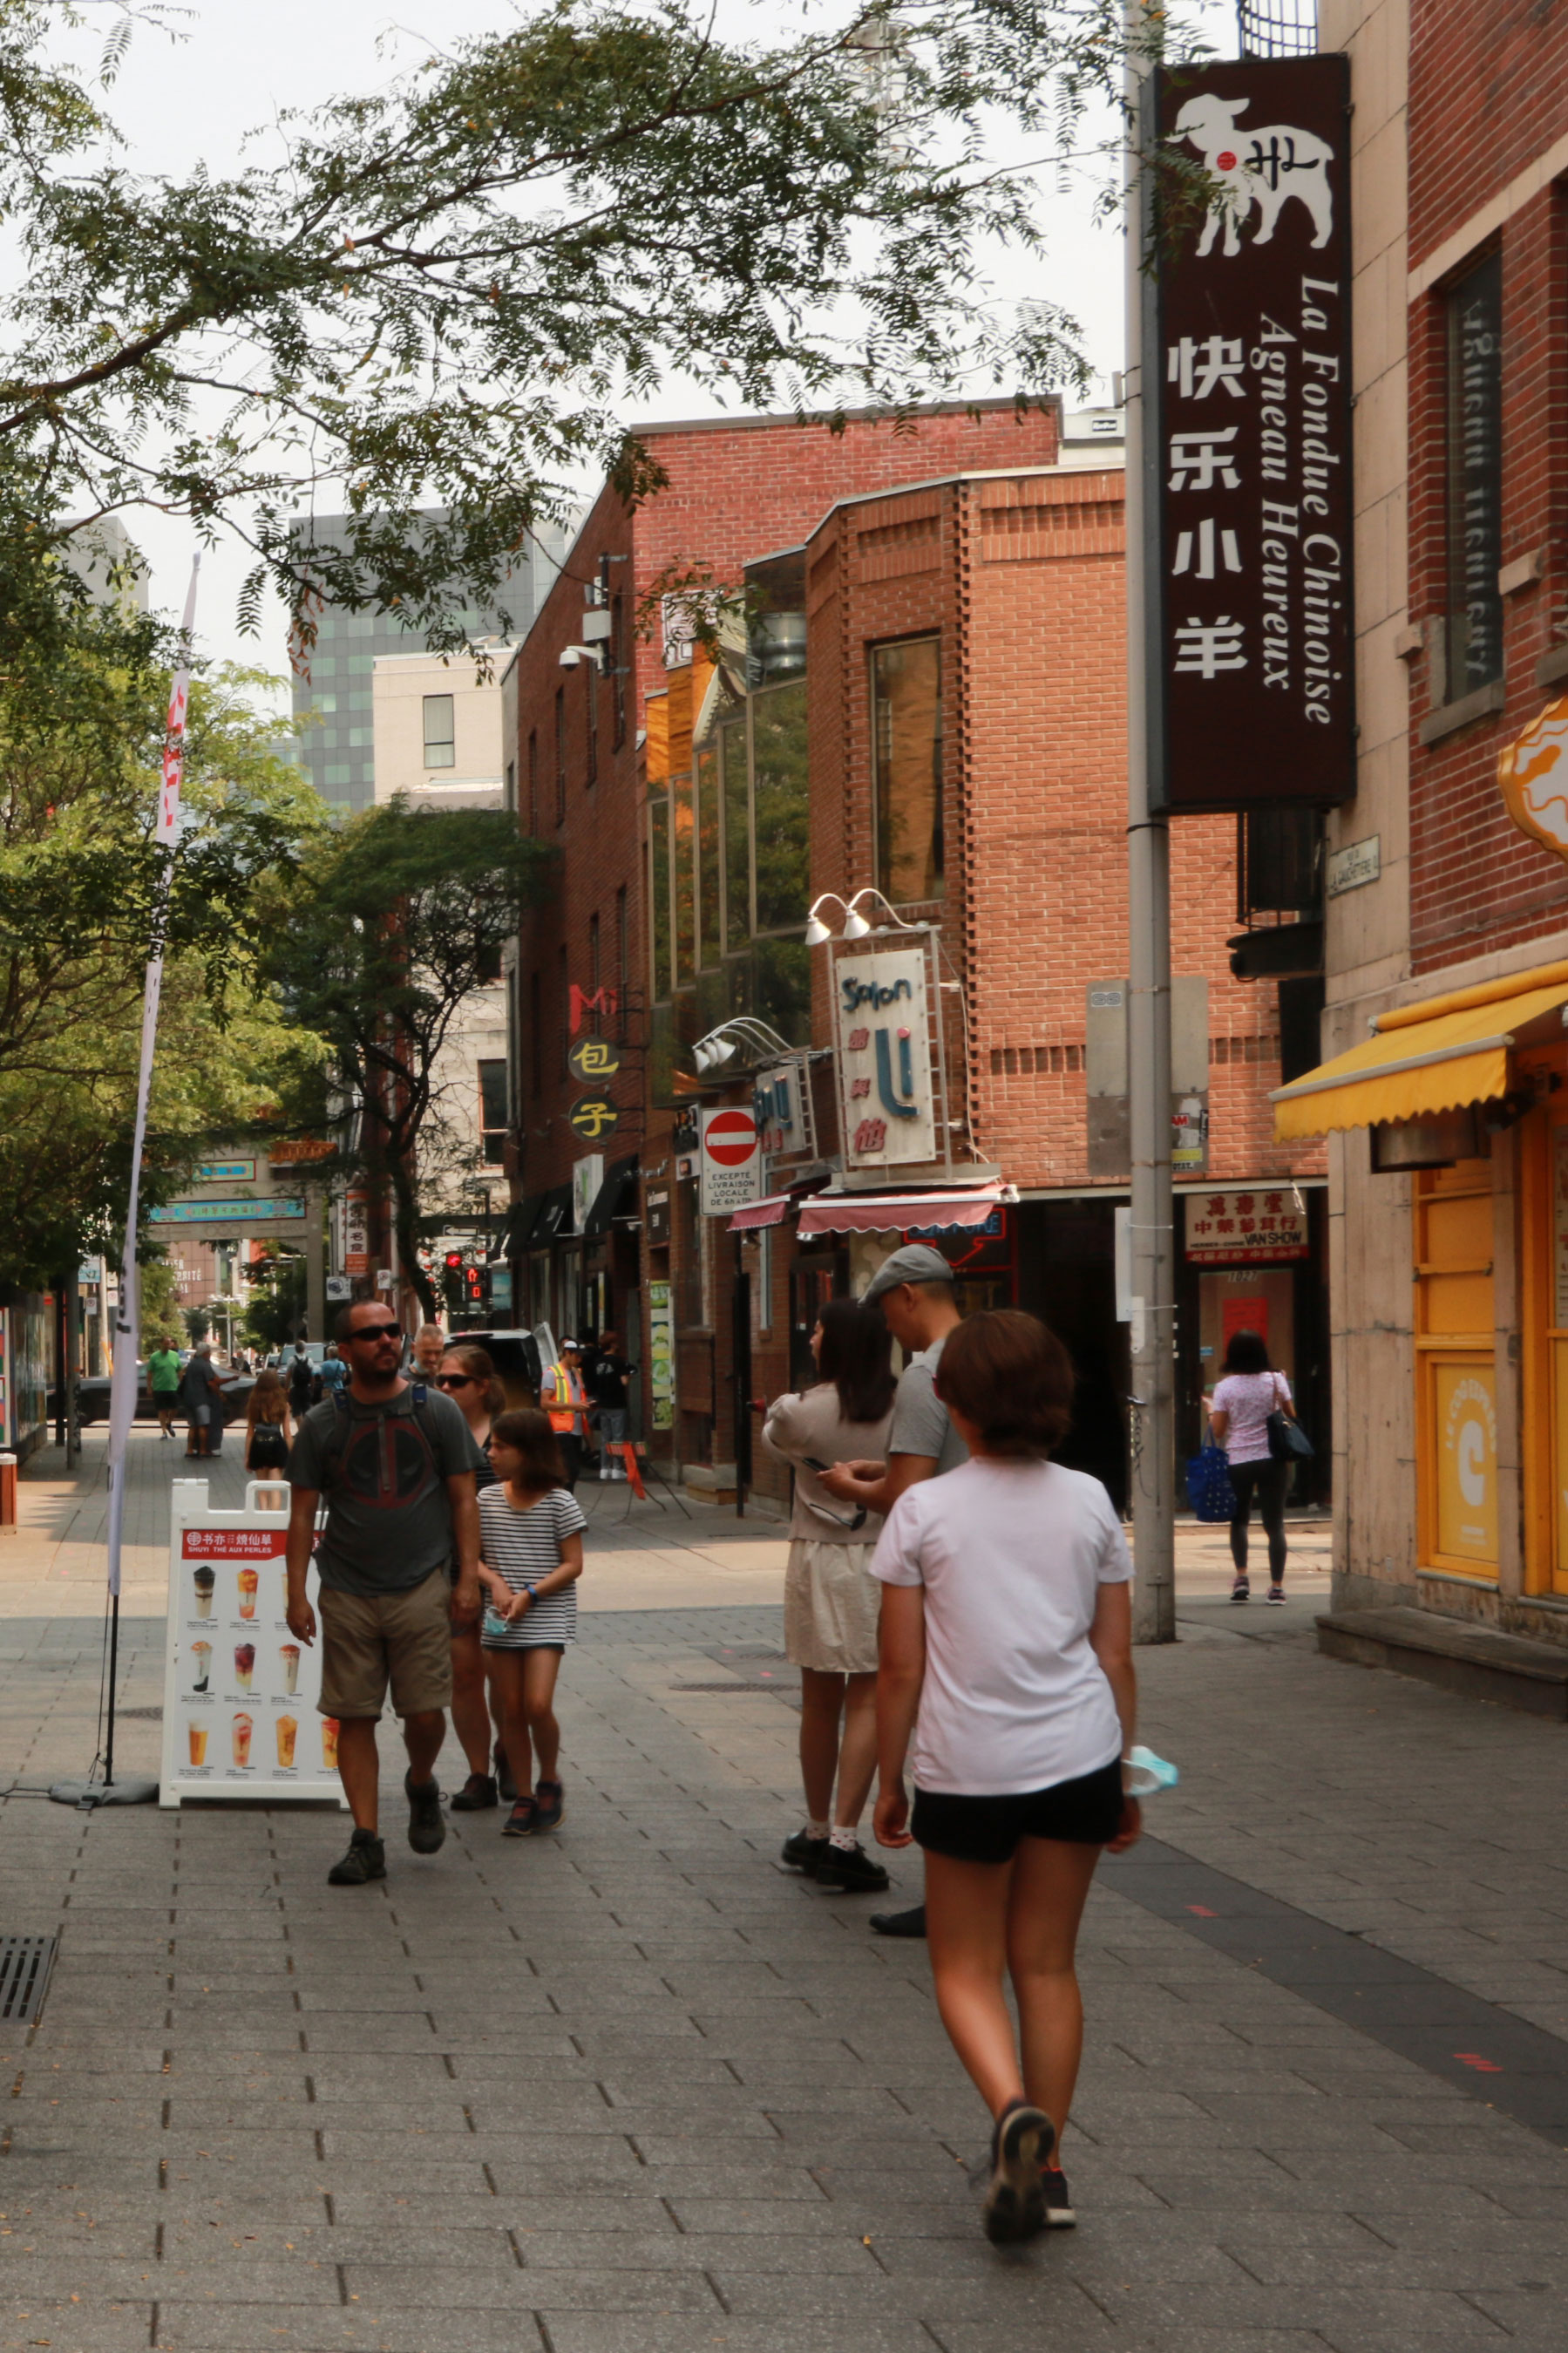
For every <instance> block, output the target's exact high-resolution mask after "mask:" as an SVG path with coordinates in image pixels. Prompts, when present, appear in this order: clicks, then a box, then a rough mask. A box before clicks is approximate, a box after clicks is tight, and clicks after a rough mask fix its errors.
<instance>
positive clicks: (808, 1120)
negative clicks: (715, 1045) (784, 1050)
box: [752, 1053, 816, 1160]
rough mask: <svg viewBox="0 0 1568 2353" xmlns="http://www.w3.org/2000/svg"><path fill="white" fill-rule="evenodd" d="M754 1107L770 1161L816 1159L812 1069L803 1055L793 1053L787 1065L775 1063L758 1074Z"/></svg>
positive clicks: (753, 1101)
mask: <svg viewBox="0 0 1568 2353" xmlns="http://www.w3.org/2000/svg"><path fill="white" fill-rule="evenodd" d="M752 1109H753V1111H754V1112H755V1113H756V1116H757V1129H758V1133H759V1134H761V1136H762V1139H763V1154H764V1155H765V1156H766V1157H767V1158H768V1159H769V1160H794V1159H814V1158H815V1157H816V1135H815V1133H814V1128H815V1123H814V1121H813V1118H812V1103H811V1070H810V1065H809V1063H808V1062H807V1060H806V1057H805V1054H804V1053H802V1054H792V1055H791V1056H790V1059H789V1060H788V1061H787V1062H774V1063H773V1064H771V1065H770V1067H769V1068H768V1069H767V1070H765V1071H758V1072H757V1081H756V1092H755V1094H754V1096H753V1097H752Z"/></svg>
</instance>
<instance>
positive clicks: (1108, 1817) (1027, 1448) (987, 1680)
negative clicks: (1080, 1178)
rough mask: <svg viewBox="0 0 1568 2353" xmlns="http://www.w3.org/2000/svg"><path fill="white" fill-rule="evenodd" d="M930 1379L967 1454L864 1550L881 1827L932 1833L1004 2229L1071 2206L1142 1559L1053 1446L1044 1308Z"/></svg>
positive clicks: (949, 2012) (1061, 1405) (929, 1873)
mask: <svg viewBox="0 0 1568 2353" xmlns="http://www.w3.org/2000/svg"><path fill="white" fill-rule="evenodd" d="M936 1386H937V1393H938V1395H939V1396H940V1397H941V1398H942V1403H943V1405H944V1406H945V1407H946V1408H947V1410H948V1412H949V1413H950V1414H951V1416H952V1422H953V1427H954V1428H955V1429H956V1430H957V1431H958V1433H959V1435H960V1437H961V1438H962V1439H963V1441H964V1443H965V1444H966V1445H967V1446H968V1448H969V1451H970V1456H971V1460H970V1461H968V1462H966V1463H965V1464H963V1467H962V1468H961V1469H959V1470H956V1471H952V1472H949V1473H948V1475H947V1476H946V1478H944V1479H930V1480H926V1481H924V1482H922V1483H921V1484H920V1485H919V1486H915V1487H911V1488H910V1489H908V1490H907V1491H906V1493H904V1494H902V1495H901V1496H900V1498H899V1501H898V1503H897V1504H895V1505H894V1507H893V1510H892V1511H891V1513H890V1514H889V1518H888V1525H887V1526H886V1527H885V1528H884V1530H883V1531H882V1536H881V1541H880V1542H879V1545H878V1546H877V1551H876V1556H875V1557H874V1559H873V1561H872V1563H871V1573H872V1575H873V1576H874V1577H879V1578H880V1580H881V1582H882V1584H883V1586H884V1588H885V1590H884V1593H883V1596H882V1624H881V1671H880V1677H879V1686H878V1704H877V1715H878V1729H879V1795H878V1799H877V1811H876V1831H877V1837H878V1840H879V1842H880V1843H881V1844H882V1845H883V1846H908V1845H909V1844H910V1841H911V1839H912V1840H914V1841H917V1842H918V1843H919V1844H920V1845H921V1847H922V1848H923V1849H924V1852H925V1866H926V1921H927V1930H928V1935H929V1938H930V1945H931V1968H932V1972H933V1974H934V1976H935V1978H936V1994H937V2002H938V2006H939V2008H940V2010H941V2011H942V2023H943V2025H944V2026H945V2027H946V2029H947V2031H948V2033H949V2035H950V2037H951V2038H952V2044H953V2047H954V2049H955V2050H956V2051H957V2052H958V2055H959V2057H960V2058H961V2059H962V2060H963V2063H964V2065H965V2067H966V2068H967V2069H968V2071H969V2073H970V2074H971V2076H972V2077H973V2080H974V2083H975V2084H976V2085H977V2086H978V2087H979V2089H980V2091H981V2093H982V2094H984V2098H985V2101H986V2104H987V2105H988V2106H989V2107H990V2110H991V2113H992V2116H993V2117H994V2133H993V2139H992V2178H991V2184H990V2188H989V2190H988V2192H987V2196H986V2206H985V2229H986V2234H987V2236H988V2237H989V2238H991V2239H993V2240H994V2241H997V2242H1002V2241H1006V2240H1017V2239H1026V2238H1032V2237H1033V2236H1034V2235H1035V2234H1036V2233H1037V2232H1039V2231H1041V2230H1043V2229H1046V2228H1047V2227H1060V2226H1063V2225H1066V2224H1068V2223H1070V2222H1071V2221H1073V2219H1074V2218H1073V2211H1072V2205H1071V2201H1070V2200H1069V2198H1068V2186H1067V2180H1066V2178H1065V2176H1064V2175H1063V2173H1062V2171H1061V2168H1060V2167H1059V2165H1058V2164H1057V2163H1056V2162H1055V2158H1056V2153H1057V2145H1058V2136H1059V2133H1060V2130H1061V2128H1062V2127H1063V2126H1065V2125H1066V2123H1067V2119H1068V2110H1069V2108H1070V2107H1071V2105H1072V2094H1073V2087H1074V2084H1075V2083H1076V2081H1077V2078H1078V2067H1079V2053H1080V2050H1081V2046H1082V2040H1083V2008H1082V2003H1081V2000H1080V1999H1079V1989H1078V1979H1077V1977H1076V1975H1075V1973H1074V1967H1073V1961H1074V1954H1075V1951H1076V1947H1077V1943H1078V1926H1079V1918H1080V1917H1081V1915H1082V1912H1083V1907H1084V1903H1085V1901H1086V1899H1087V1897H1088V1894H1089V1882H1090V1880H1091V1879H1092V1878H1093V1876H1094V1872H1095V1866H1096V1864H1097V1863H1098V1862H1099V1861H1100V1851H1101V1849H1102V1848H1105V1847H1110V1849H1111V1850H1112V1851H1113V1852H1117V1853H1120V1852H1121V1850H1122V1848H1124V1847H1128V1846H1131V1843H1132V1841H1134V1839H1136V1838H1137V1836H1138V1834H1139V1831H1140V1828H1141V1822H1140V1817H1139V1810H1138V1805H1137V1801H1136V1800H1135V1799H1131V1798H1129V1797H1127V1796H1126V1795H1125V1794H1124V1791H1123V1786H1122V1759H1123V1758H1124V1757H1126V1755H1127V1753H1128V1751H1129V1750H1130V1748H1131V1745H1132V1741H1133V1737H1134V1722H1135V1715H1136V1709H1137V1691H1136V1684H1135V1681H1134V1677H1133V1672H1132V1647H1131V1645H1132V1610H1131V1577H1132V1564H1131V1560H1130V1559H1129V1557H1128V1553H1127V1546H1126V1544H1125V1542H1124V1540H1123V1537H1122V1534H1121V1523H1120V1522H1119V1521H1118V1519H1117V1517H1116V1514H1115V1512H1114V1511H1113V1510H1112V1508H1111V1505H1110V1498H1109V1496H1108V1495H1107V1494H1106V1492H1105V1490H1104V1488H1103V1487H1102V1486H1101V1485H1100V1482H1099V1481H1098V1480H1097V1479H1090V1478H1089V1477H1087V1476H1086V1475H1085V1474H1084V1473H1083V1472H1079V1471H1067V1470H1063V1469H1062V1468H1061V1467H1060V1465H1059V1464H1058V1463H1054V1462H1052V1461H1050V1460H1049V1456H1050V1450H1051V1449H1052V1447H1053V1446H1055V1445H1056V1444H1057V1443H1058V1440H1060V1438H1061V1437H1062V1434H1063V1432H1064V1431H1065V1430H1066V1429H1067V1427H1068V1417H1069V1411H1070V1408H1071V1403H1072V1388H1073V1375H1072V1366H1071V1363H1070V1361H1069V1360H1068V1353H1067V1350H1066V1349H1065V1348H1064V1347H1063V1346H1062V1344H1061V1342H1060V1341H1059V1340H1058V1339H1057V1338H1056V1336H1055V1335H1054V1334H1052V1333H1050V1332H1047V1329H1046V1327H1045V1325H1044V1324H1040V1323H1038V1322H1037V1320H1036V1318H1035V1317H1034V1316H1032V1315H1023V1314H1017V1313H1016V1311H1015V1310H1013V1309H1010V1308H1007V1309H988V1310H986V1311H984V1313H982V1314H977V1315H972V1316H970V1317H969V1318H968V1320H967V1321H966V1322H965V1323H963V1324H959V1326H958V1327H957V1329H956V1330H955V1331H953V1332H952V1334H951V1335H949V1338H948V1341H947V1344H946V1346H945V1347H944V1349H943V1351H942V1363H941V1366H940V1367H939V1369H938V1372H937V1379H936ZM911 1736H912V1739H911ZM906 1754H907V1755H908V1757H909V1761H910V1767H911V1770H912V1772H913V1777H914V1782H915V1802H914V1811H913V1816H912V1819H911V1816H910V1806H909V1799H908V1797H907V1795H906V1793H905V1789H904V1778H903V1777H904V1761H905V1757H906ZM1005 1976H1010V1977H1011V1978H1012V1981H1013V1989H1014V1992H1015V1994H1016V1999H1017V2006H1018V2019H1019V2035H1018V2037H1017V2038H1016V2037H1015V2034H1014V2030H1013V2022H1012V2019H1011V2017H1010V2015H1009V2012H1008V2009H1007V2002H1006V1996H1005V1989H1004V1978H1005ZM1020 2046H1021V2050H1022V2057H1020Z"/></svg>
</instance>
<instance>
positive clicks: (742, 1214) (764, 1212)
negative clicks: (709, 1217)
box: [730, 1193, 795, 1234]
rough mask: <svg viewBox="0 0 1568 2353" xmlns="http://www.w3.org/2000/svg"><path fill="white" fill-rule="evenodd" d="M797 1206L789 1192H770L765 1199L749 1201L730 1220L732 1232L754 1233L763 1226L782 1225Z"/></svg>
mask: <svg viewBox="0 0 1568 2353" xmlns="http://www.w3.org/2000/svg"><path fill="white" fill-rule="evenodd" d="M794 1207H795V1199H794V1196H793V1195H791V1194H789V1193H770V1194H769V1195H768V1197H767V1198H766V1200H764V1201H748V1202H747V1204H746V1206H745V1208H743V1209H737V1210H736V1212H735V1214H734V1216H733V1217H732V1218H731V1220H730V1231H731V1233H732V1234H754V1233H758V1232H760V1231H761V1229H762V1228H763V1226H782V1225H783V1223H784V1219H786V1218H787V1217H788V1215H789V1213H790V1211H791V1209H793V1208H794Z"/></svg>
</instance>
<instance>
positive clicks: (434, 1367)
mask: <svg viewBox="0 0 1568 2353" xmlns="http://www.w3.org/2000/svg"><path fill="white" fill-rule="evenodd" d="M446 1353H447V1335H446V1334H445V1332H443V1331H442V1329H441V1326H440V1325H439V1324H421V1325H420V1326H419V1329H418V1331H417V1332H416V1334H415V1335H414V1342H413V1345H412V1346H411V1348H410V1349H409V1352H408V1361H409V1366H410V1369H411V1370H412V1372H413V1375H414V1377H415V1379H416V1380H418V1381H433V1380H434V1379H435V1378H436V1376H437V1373H438V1372H439V1371H440V1369H441V1359H442V1357H443V1356H445V1355H446Z"/></svg>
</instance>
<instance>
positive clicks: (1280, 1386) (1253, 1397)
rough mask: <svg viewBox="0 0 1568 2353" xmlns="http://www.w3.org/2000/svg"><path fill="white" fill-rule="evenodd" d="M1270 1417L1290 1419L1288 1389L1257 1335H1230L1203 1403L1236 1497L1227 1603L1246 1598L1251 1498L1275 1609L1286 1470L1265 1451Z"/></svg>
mask: <svg viewBox="0 0 1568 2353" xmlns="http://www.w3.org/2000/svg"><path fill="white" fill-rule="evenodd" d="M1271 1413H1285V1414H1289V1417H1290V1419H1291V1420H1292V1421H1293V1420H1294V1419H1295V1418H1296V1409H1295V1406H1294V1405H1293V1404H1292V1402H1291V1398H1290V1384H1289V1381H1288V1380H1287V1379H1286V1377H1285V1376H1284V1374H1283V1373H1277V1372H1275V1370H1274V1369H1273V1367H1272V1366H1271V1365H1270V1364H1269V1362H1268V1346H1267V1344H1266V1343H1265V1341H1264V1338H1263V1335H1262V1333H1261V1332H1233V1333H1232V1334H1231V1335H1230V1343H1229V1345H1228V1346H1227V1347H1226V1352H1225V1362H1224V1364H1223V1365H1222V1366H1220V1377H1219V1379H1218V1380H1217V1381H1216V1382H1215V1386H1214V1395H1213V1397H1212V1398H1210V1399H1209V1428H1210V1430H1212V1432H1213V1434H1214V1442H1215V1445H1216V1446H1223V1447H1224V1449H1225V1458H1226V1461H1227V1462H1228V1463H1229V1465H1230V1484H1231V1492H1232V1493H1233V1494H1234V1495H1235V1497H1236V1507H1235V1509H1234V1511H1233V1512H1232V1513H1231V1515H1230V1557H1231V1560H1232V1563H1233V1564H1234V1566H1235V1569H1236V1579H1235V1582H1234V1583H1233V1585H1232V1586H1231V1588H1230V1598H1231V1599H1232V1600H1233V1601H1247V1600H1249V1599H1251V1595H1252V1587H1251V1584H1250V1582H1249V1581H1248V1578H1247V1522H1248V1521H1249V1520H1250V1519H1251V1517H1252V1499H1253V1497H1254V1496H1255V1495H1256V1496H1257V1498H1258V1511H1259V1514H1261V1516H1262V1520H1263V1532H1264V1534H1265V1535H1266V1536H1267V1537H1268V1599H1269V1600H1270V1601H1272V1602H1273V1603H1274V1604H1275V1605H1276V1607H1278V1605H1279V1603H1281V1602H1282V1601H1283V1600H1284V1599H1285V1491H1286V1488H1287V1487H1288V1486H1289V1479H1290V1465H1289V1462H1281V1461H1276V1460H1275V1458H1274V1456H1273V1455H1272V1454H1271V1453H1270V1452H1269V1451H1268V1417H1269V1415H1270V1414H1271Z"/></svg>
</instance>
